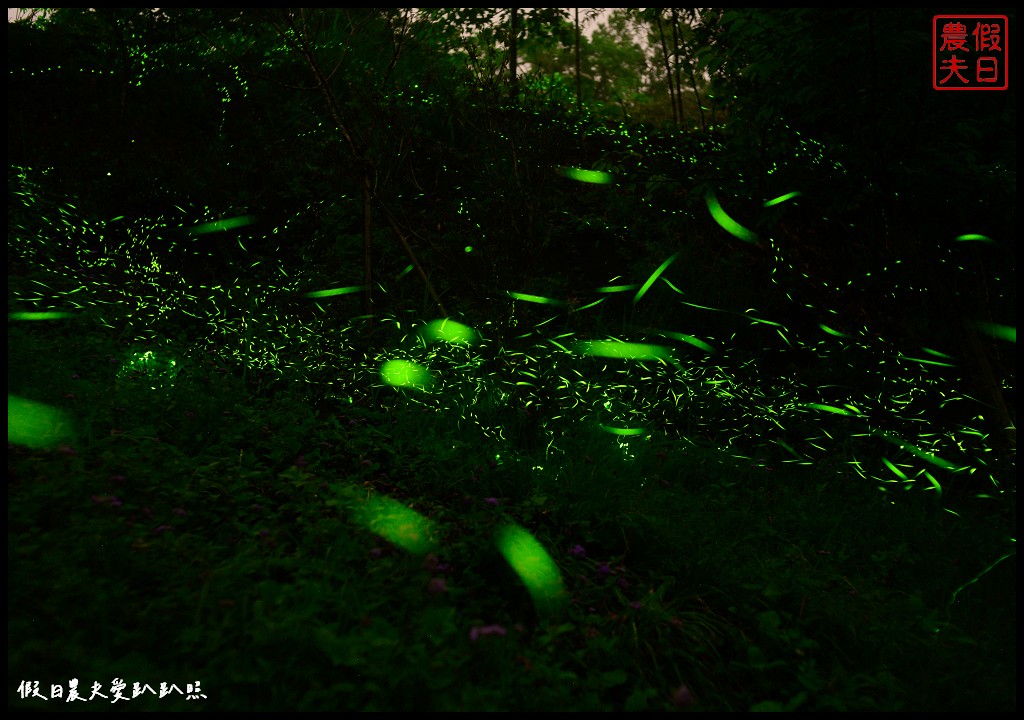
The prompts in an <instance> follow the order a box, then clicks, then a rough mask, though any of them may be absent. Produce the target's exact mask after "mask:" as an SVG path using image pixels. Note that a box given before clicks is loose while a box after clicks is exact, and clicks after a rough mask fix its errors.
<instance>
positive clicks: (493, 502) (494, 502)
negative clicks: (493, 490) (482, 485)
mask: <svg viewBox="0 0 1024 720" xmlns="http://www.w3.org/2000/svg"><path fill="white" fill-rule="evenodd" d="M484 502H485V503H487V504H488V505H494V506H495V507H497V506H498V505H500V504H501V501H500V500H498V498H493V497H489V498H484Z"/></svg>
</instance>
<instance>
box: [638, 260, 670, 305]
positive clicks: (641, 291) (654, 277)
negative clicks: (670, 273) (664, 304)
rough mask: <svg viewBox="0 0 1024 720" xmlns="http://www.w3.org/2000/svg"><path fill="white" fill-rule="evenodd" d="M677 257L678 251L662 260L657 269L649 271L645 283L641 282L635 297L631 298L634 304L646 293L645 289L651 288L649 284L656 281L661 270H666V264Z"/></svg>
mask: <svg viewBox="0 0 1024 720" xmlns="http://www.w3.org/2000/svg"><path fill="white" fill-rule="evenodd" d="M677 257H679V253H676V254H675V255H673V256H672V257H670V258H669V259H668V260H666V261H665V262H663V263H662V264H661V265H660V266H659V267H658V269H657V270H655V271H654V272H653V273H651V276H650V277H649V278H647V282H645V283H644V284H643V287H641V288H640V289H639V290H637V292H636V297H634V298H633V304H634V305H636V304H637V303H638V302H640V298H642V297H643V296H644V295H646V294H647V291H648V290H650V289H651V285H653V284H654V283H655V281H656V280H657V279H658V277H659V276H660V275H661V274H662V273H663V272H665V270H667V269H668V266H669V265H671V264H672V263H673V262H674V261H675V259H676V258H677Z"/></svg>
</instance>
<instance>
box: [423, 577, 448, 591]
mask: <svg viewBox="0 0 1024 720" xmlns="http://www.w3.org/2000/svg"><path fill="white" fill-rule="evenodd" d="M427 592H429V593H430V594H431V595H440V594H441V593H445V592H448V586H447V584H446V583H445V581H444V578H438V577H435V578H430V582H429V583H427Z"/></svg>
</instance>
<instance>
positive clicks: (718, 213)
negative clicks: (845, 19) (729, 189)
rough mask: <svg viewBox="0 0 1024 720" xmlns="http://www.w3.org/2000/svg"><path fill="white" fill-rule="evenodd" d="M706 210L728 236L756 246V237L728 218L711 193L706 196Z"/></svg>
mask: <svg viewBox="0 0 1024 720" xmlns="http://www.w3.org/2000/svg"><path fill="white" fill-rule="evenodd" d="M707 204H708V210H709V211H710V212H711V217H713V218H714V219H715V222H717V223H718V224H719V225H721V226H722V229H723V230H725V231H726V232H727V233H729V234H730V235H733V236H735V237H737V238H739V239H740V240H742V241H743V242H748V243H751V244H753V245H756V244H757V235H756V234H755V233H753V232H751V231H750V230H748V229H747V228H745V227H743V226H742V225H740V224H739V223H738V222H736V221H735V220H733V219H732V218H731V217H729V216H728V215H727V214H726V212H725V210H723V209H722V206H721V205H719V204H718V198H716V197H715V194H714V193H713V192H708V195H707Z"/></svg>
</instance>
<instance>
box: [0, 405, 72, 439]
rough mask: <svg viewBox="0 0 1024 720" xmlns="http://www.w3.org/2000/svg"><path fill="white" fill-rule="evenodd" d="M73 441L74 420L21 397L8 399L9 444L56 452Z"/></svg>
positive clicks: (48, 407) (58, 411)
mask: <svg viewBox="0 0 1024 720" xmlns="http://www.w3.org/2000/svg"><path fill="white" fill-rule="evenodd" d="M71 439H72V429H71V419H70V418H69V417H68V416H67V415H65V414H64V413H63V412H61V411H60V410H57V409H56V408H52V407H50V406H48V405H44V404H43V403H38V402H35V401H33V400H28V399H26V398H23V397H18V396H17V395H8V396H7V442H9V443H14V444H15V445H25V446H27V447H31V448H52V447H56V446H57V445H58V444H59V443H61V442H67V441H70V440H71Z"/></svg>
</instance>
